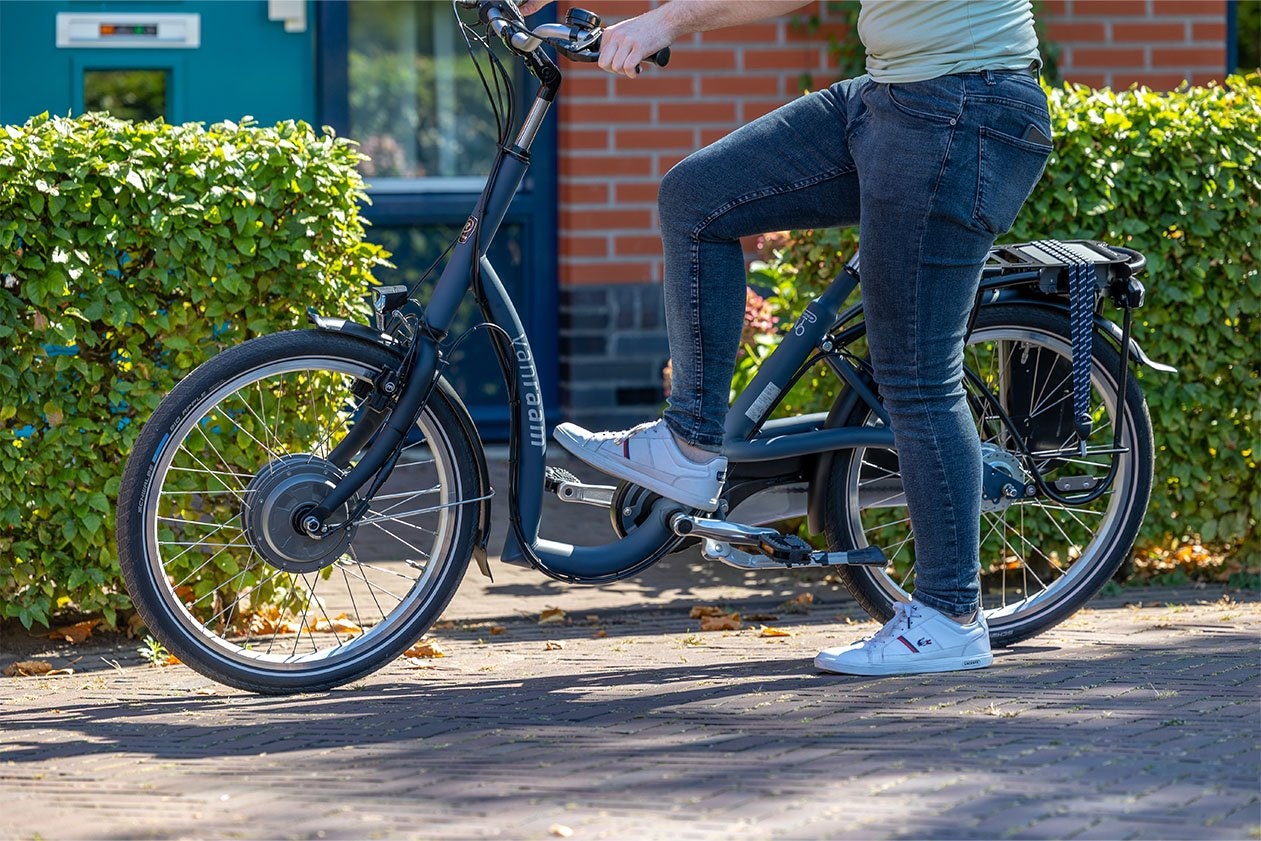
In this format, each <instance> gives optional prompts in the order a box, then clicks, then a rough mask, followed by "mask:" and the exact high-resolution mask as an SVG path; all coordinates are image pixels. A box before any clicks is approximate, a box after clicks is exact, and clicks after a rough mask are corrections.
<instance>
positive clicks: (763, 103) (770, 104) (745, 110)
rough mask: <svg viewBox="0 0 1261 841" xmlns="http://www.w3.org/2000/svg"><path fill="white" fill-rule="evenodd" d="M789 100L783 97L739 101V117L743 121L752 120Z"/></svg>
mask: <svg viewBox="0 0 1261 841" xmlns="http://www.w3.org/2000/svg"><path fill="white" fill-rule="evenodd" d="M788 101H790V100H785V99H762V100H753V101H749V102H741V103H740V118H741V119H742V120H744V121H745V122H752V121H753V120H756V119H757V118H758V117H761V116H762V115H764V114H769V113H771V112H772V111H774V110H775V109H777V108H779V107H781V106H783V105H784V104H785V103H786V102H788Z"/></svg>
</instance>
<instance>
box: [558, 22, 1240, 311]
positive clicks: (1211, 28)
mask: <svg viewBox="0 0 1261 841" xmlns="http://www.w3.org/2000/svg"><path fill="white" fill-rule="evenodd" d="M686 1H687V0H674V2H686ZM659 3H660V0H603V2H601V3H599V4H598V5H597V4H595V3H594V0H593V2H592V4H591V5H592V6H594V7H595V8H596V9H597V10H598V11H599V12H600V13H601V14H602V15H603V16H604V18H605V23H606V24H607V23H612V22H614V21H616V20H619V19H621V18H624V17H630V16H633V15H636V14H641V13H643V12H644V11H647V10H648V9H650V8H652V7H654V6H657V5H659ZM1041 13H1042V16H1043V18H1044V20H1045V21H1046V24H1047V32H1048V36H1049V38H1050V39H1051V40H1052V41H1054V42H1056V43H1057V44H1059V46H1060V48H1061V54H1060V70H1061V73H1062V75H1063V76H1064V78H1065V79H1068V80H1071V81H1075V82H1082V83H1085V84H1089V85H1095V86H1104V85H1110V86H1113V87H1126V86H1128V85H1130V84H1131V83H1133V82H1141V83H1143V84H1146V85H1149V86H1151V87H1153V88H1157V89H1169V88H1173V87H1176V86H1177V85H1178V84H1180V83H1181V82H1182V81H1183V80H1184V79H1189V80H1190V81H1191V82H1193V83H1195V84H1202V83H1204V82H1207V81H1209V80H1210V79H1220V78H1221V77H1222V76H1223V73H1224V67H1225V62H1226V46H1225V36H1226V0H1044V2H1043V3H1042V6H1041ZM812 15H818V16H821V17H822V18H823V26H822V28H821V29H820V30H819V31H815V32H813V33H808V32H806V30H805V28H804V27H803V26H802V25H801V22H802V21H804V20H805V19H806V18H808V17H810V16H812ZM833 17H834V16H831V15H829V12H828V9H827V8H826V4H823V6H822V7H821V6H820V4H819V3H817V2H816V3H812V4H810V5H809V6H806V7H805V8H803V9H802V10H800V12H798V13H797V14H795V15H791V16H788V17H785V18H783V19H780V20H775V21H769V22H766V23H763V24H753V25H748V26H743V27H735V28H731V29H726V30H719V31H716V32H709V33H705V34H702V35H696V36H693V37H691V38H688V39H684V40H683V41H681V42H680V43H678V44H676V45H675V46H674V49H673V57H672V60H671V63H670V66H669V67H668V68H666V69H664V70H660V69H657V68H650V69H648V70H647V71H645V73H644V75H643V76H641V77H640V78H638V79H626V78H622V77H613V76H609V75H608V74H606V73H604V72H603V71H601V70H600V69H599V68H598V67H596V65H594V64H590V65H578V64H573V63H570V62H566V63H565V66H564V67H563V70H564V71H565V83H564V86H563V88H562V92H561V101H560V105H559V109H560V115H559V116H560V207H561V212H560V272H561V277H560V280H561V285H562V286H573V285H583V284H612V283H642V282H656V281H660V279H661V244H660V241H659V240H658V235H657V229H656V197H657V184H658V182H659V181H660V179H661V177H662V176H663V175H665V173H666V171H667V170H668V169H669V168H670V167H671V166H672V165H673V164H674V163H676V162H677V161H679V160H680V159H682V158H683V157H684V156H686V155H687V154H688V153H690V152H692V151H694V150H696V149H698V148H700V147H701V146H703V145H705V144H706V143H709V142H712V141H713V140H715V139H717V138H719V137H721V136H723V135H724V134H726V133H728V132H730V131H732V130H733V129H735V128H737V127H738V126H740V125H742V124H743V123H745V122H748V121H749V120H751V119H753V118H754V117H757V116H760V115H761V114H764V113H766V112H767V111H770V110H771V109H773V108H775V107H777V106H779V105H781V104H783V103H785V102H787V101H789V100H790V99H792V98H794V97H796V96H799V95H800V94H801V89H802V76H803V74H811V75H813V76H814V78H815V79H816V80H818V83H819V84H824V83H826V82H827V81H830V80H831V79H832V78H834V77H836V75H837V74H836V72H835V70H834V65H833V63H832V61H831V59H830V57H829V55H828V49H827V39H826V35H827V34H829V33H831V34H835V35H838V36H841V37H844V35H845V27H844V25H843V24H840V23H838V22H836V21H835V20H834V19H832V18H833Z"/></svg>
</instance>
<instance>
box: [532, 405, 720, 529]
mask: <svg viewBox="0 0 1261 841" xmlns="http://www.w3.org/2000/svg"><path fill="white" fill-rule="evenodd" d="M553 437H554V438H555V439H556V440H557V442H559V443H560V445H561V446H562V447H564V448H565V449H566V450H569V452H571V453H573V454H574V455H576V456H577V457H578V458H580V459H582V460H583V461H585V462H586V463H587V464H589V465H591V466H592V467H594V468H595V469H596V470H599V471H600V472H601V473H607V474H609V475H610V476H614V477H616V478H618V479H625V480H626V481H628V482H630V483H632V484H635V485H639V486H640V487H642V488H647V489H648V490H650V491H654V492H656V493H659V494H661V495H662V496H664V497H666V498H667V499H673V500H675V501H676V502H681V503H683V504H684V505H687V506H689V507H691V508H699V509H701V510H702V511H713V510H714V509H716V508H717V507H718V492H719V491H720V490H722V483H723V481H724V480H725V479H726V478H727V459H726V457H725V456H719V455H716V456H714V457H713V458H711V459H709V460H708V461H705V462H697V461H693V460H692V459H690V458H688V457H687V455H685V454H684V452H683V451H682V450H681V449H679V445H678V442H676V441H675V440H674V435H673V434H672V433H671V432H670V429H669V428H668V427H667V426H666V424H665V421H662V420H656V421H652V422H651V423H644V424H640V425H639V426H637V427H635V428H634V429H628V430H625V431H623V432H588V431H587V430H585V429H583V428H582V427H581V426H576V425H574V424H572V423H562V424H561V425H560V426H558V427H556V431H555V432H554V433H553Z"/></svg>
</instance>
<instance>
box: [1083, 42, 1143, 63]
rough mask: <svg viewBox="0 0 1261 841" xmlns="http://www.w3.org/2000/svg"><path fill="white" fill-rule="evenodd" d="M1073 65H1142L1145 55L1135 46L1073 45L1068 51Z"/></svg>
mask: <svg viewBox="0 0 1261 841" xmlns="http://www.w3.org/2000/svg"><path fill="white" fill-rule="evenodd" d="M1070 59H1071V61H1072V64H1073V67H1107V68H1113V67H1143V66H1144V65H1145V64H1146V56H1145V55H1144V53H1143V50H1142V49H1139V48H1135V47H1125V48H1120V49H1116V48H1105V47H1073V48H1072V51H1071V53H1070Z"/></svg>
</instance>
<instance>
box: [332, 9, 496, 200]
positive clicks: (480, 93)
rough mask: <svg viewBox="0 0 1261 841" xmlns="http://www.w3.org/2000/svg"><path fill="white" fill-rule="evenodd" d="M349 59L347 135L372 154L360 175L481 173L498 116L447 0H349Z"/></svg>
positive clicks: (485, 68)
mask: <svg viewBox="0 0 1261 841" xmlns="http://www.w3.org/2000/svg"><path fill="white" fill-rule="evenodd" d="M479 57H481V56H480V54H479ZM501 61H503V62H504V66H505V67H507V68H508V69H509V70H510V72H512V71H514V70H516V68H517V65H518V62H514V61H509V60H504V59H503V58H501ZM349 63H350V67H349V84H350V137H351V138H352V139H354V140H357V141H359V143H360V144H361V150H362V151H363V153H364V154H365V155H367V156H369V158H371V160H369V161H365V162H364V163H363V165H362V168H363V172H364V175H366V176H369V177H373V176H375V177H378V178H381V177H396V178H422V177H428V176H441V177H456V176H478V177H482V176H485V175H486V173H487V171H488V170H489V168H490V162H491V160H492V158H493V157H494V153H495V140H496V127H495V121H494V117H493V115H492V113H491V110H490V105H489V103H488V102H487V97H486V93H485V91H484V90H483V88H482V82H481V79H480V78H479V77H478V75H477V71H476V69H475V68H474V66H473V61H472V59H471V58H470V57H469V54H468V50H467V48H466V47H465V45H464V39H463V37H462V36H461V34H460V29H459V26H458V25H457V24H456V21H455V16H454V14H453V13H452V10H451V4H450V3H436V2H424V3H415V2H407V0H358V2H352V3H351V4H350V55H349ZM482 66H483V71H484V72H486V73H487V78H488V80H489V78H490V77H489V73H490V70H489V67H488V61H487V60H486V59H485V58H482ZM516 78H519V73H514V79H516Z"/></svg>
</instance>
